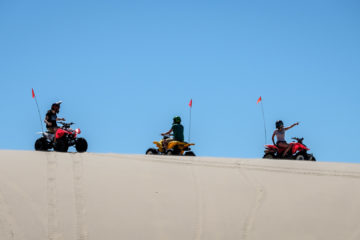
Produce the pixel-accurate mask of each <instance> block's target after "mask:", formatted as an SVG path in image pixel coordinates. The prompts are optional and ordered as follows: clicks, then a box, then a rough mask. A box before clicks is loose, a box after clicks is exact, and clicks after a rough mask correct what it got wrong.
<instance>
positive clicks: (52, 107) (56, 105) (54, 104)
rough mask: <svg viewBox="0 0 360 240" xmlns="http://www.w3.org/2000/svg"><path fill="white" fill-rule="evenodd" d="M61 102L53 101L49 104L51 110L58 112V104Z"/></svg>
mask: <svg viewBox="0 0 360 240" xmlns="http://www.w3.org/2000/svg"><path fill="white" fill-rule="evenodd" d="M61 103H62V101H59V102H56V103H53V104H52V105H51V110H54V111H56V113H59V110H60V104H61Z"/></svg>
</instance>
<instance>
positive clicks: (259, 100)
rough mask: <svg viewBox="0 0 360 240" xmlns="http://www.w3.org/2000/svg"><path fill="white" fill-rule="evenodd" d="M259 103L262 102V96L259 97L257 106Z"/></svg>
mask: <svg viewBox="0 0 360 240" xmlns="http://www.w3.org/2000/svg"><path fill="white" fill-rule="evenodd" d="M259 102H261V96H260V97H259V99H258V100H257V103H256V104H259Z"/></svg>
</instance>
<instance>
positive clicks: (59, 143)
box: [54, 138, 69, 152]
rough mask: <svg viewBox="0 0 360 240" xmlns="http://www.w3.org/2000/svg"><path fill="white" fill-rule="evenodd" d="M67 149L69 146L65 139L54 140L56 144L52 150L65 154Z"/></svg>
mask: <svg viewBox="0 0 360 240" xmlns="http://www.w3.org/2000/svg"><path fill="white" fill-rule="evenodd" d="M68 149H69V146H68V144H67V142H66V140H65V139H63V138H60V139H57V140H56V143H55V145H54V150H55V151H57V152H67V151H68Z"/></svg>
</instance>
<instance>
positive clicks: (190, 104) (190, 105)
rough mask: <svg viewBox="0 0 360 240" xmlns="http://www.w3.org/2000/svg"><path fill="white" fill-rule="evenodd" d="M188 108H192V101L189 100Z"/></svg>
mask: <svg viewBox="0 0 360 240" xmlns="http://www.w3.org/2000/svg"><path fill="white" fill-rule="evenodd" d="M189 107H192V99H190V102H189Z"/></svg>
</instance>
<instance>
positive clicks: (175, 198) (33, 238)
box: [0, 151, 360, 240]
mask: <svg viewBox="0 0 360 240" xmlns="http://www.w3.org/2000/svg"><path fill="white" fill-rule="evenodd" d="M0 239H1V240H42V239H54V240H58V239H59V240H90V239H92V240H120V239H125V240H132V239H139V240H142V239H144V240H159V239H170V240H173V239H179V240H187V239H194V240H200V239H204V240H211V239H219V240H224V239H243V240H247V239H249V240H250V239H251V240H255V239H256V240H264V239H266V240H269V239H270V240H271V239H274V240H275V239H276V240H278V239H284V240H294V239H299V240H312V239H324V240H329V239H334V240H343V239H345V240H358V239H360V165H358V164H344V163H319V162H315V163H314V162H294V161H276V160H273V161H271V160H255V159H220V158H197V157H195V158H191V157H187V158H185V157H170V156H169V157H168V156H141V155H116V154H92V153H83V154H76V153H54V152H49V153H42V152H30V151H0Z"/></svg>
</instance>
